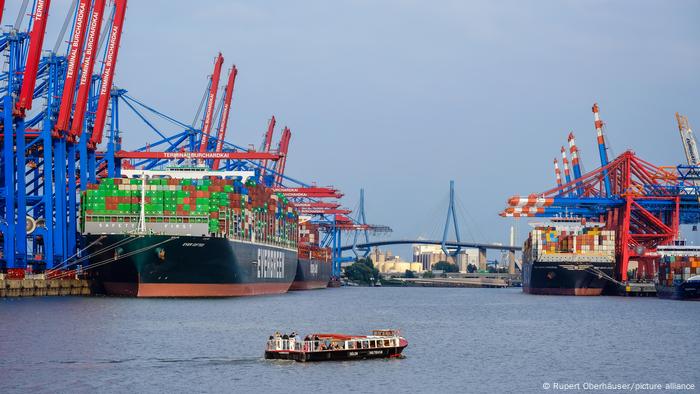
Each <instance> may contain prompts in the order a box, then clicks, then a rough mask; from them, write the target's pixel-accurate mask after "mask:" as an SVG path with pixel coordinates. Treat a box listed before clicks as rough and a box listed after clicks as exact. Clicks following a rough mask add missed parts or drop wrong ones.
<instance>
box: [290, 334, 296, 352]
mask: <svg viewBox="0 0 700 394" xmlns="http://www.w3.org/2000/svg"><path fill="white" fill-rule="evenodd" d="M296 337H297V333H295V332H294V331H292V333H291V334H289V350H294V345H295V343H296Z"/></svg>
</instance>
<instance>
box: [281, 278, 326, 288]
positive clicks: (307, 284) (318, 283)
mask: <svg viewBox="0 0 700 394" xmlns="http://www.w3.org/2000/svg"><path fill="white" fill-rule="evenodd" d="M326 287H328V281H327V280H307V281H297V280H295V281H294V282H293V283H292V286H291V287H290V288H289V290H315V289H325V288H326Z"/></svg>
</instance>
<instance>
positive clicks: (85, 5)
mask: <svg viewBox="0 0 700 394" xmlns="http://www.w3.org/2000/svg"><path fill="white" fill-rule="evenodd" d="M90 3H91V2H90V0H80V2H79V3H78V9H77V11H76V14H75V25H74V26H73V39H72V40H71V45H70V51H69V52H68V65H67V67H66V79H65V82H64V84H63V95H62V96H61V107H60V110H59V111H58V120H57V121H56V126H55V130H56V131H57V132H59V133H60V132H64V131H66V130H68V127H69V123H70V115H71V110H72V108H73V98H74V96H75V83H76V80H77V77H78V67H79V64H80V57H81V55H82V52H83V42H84V41H85V26H86V25H87V17H86V16H87V15H89V14H90ZM56 137H58V135H56Z"/></svg>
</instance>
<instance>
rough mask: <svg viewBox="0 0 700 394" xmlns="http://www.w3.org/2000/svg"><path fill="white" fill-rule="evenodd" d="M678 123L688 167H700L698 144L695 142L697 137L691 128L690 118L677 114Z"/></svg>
mask: <svg viewBox="0 0 700 394" xmlns="http://www.w3.org/2000/svg"><path fill="white" fill-rule="evenodd" d="M676 121H678V131H679V132H680V134H681V141H682V142H683V150H684V151H685V158H686V159H687V160H688V165H691V166H697V165H700V154H699V153H698V144H697V142H696V141H695V135H694V134H693V130H692V129H691V128H690V123H689V122H688V118H687V117H686V116H683V115H681V114H679V113H678V112H676Z"/></svg>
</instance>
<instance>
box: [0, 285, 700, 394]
mask: <svg viewBox="0 0 700 394" xmlns="http://www.w3.org/2000/svg"><path fill="white" fill-rule="evenodd" d="M377 328H399V329H401V331H402V334H403V335H404V336H405V337H406V338H407V339H408V341H409V347H408V348H407V349H406V350H405V352H404V353H405V355H406V357H405V358H404V359H394V360H370V361H348V362H333V363H330V362H327V363H316V364H313V363H306V364H305V363H295V362H289V361H267V360H264V359H263V358H262V354H263V350H264V345H265V340H266V338H267V337H268V335H270V334H271V333H273V332H274V331H275V330H280V331H284V332H290V331H292V330H295V331H296V332H298V333H300V334H302V335H304V334H306V333H310V332H341V333H357V334H363V333H367V332H368V331H369V330H371V329H377ZM699 341H700V303H697V302H695V303H694V302H679V301H666V300H659V299H655V298H622V297H556V296H551V297H548V296H534V295H525V294H522V293H521V291H520V289H449V288H387V287H385V288H340V289H327V290H317V291H306V292H294V293H289V294H285V295H279V296H261V297H250V298H229V299H191V300H188V299H126V298H101V297H44V298H22V299H0V392H72V393H73V392H85V393H95V392H104V393H110V392H132V393H142V392H166V393H171V392H239V393H246V392H257V393H294V392H321V391H333V392H361V393H364V392H376V393H394V392H407V393H413V392H431V393H434V392H499V393H500V392H545V391H546V390H544V389H543V387H544V386H546V385H547V384H549V385H550V389H549V390H547V391H556V390H554V389H553V388H552V387H555V386H553V385H554V384H557V385H558V386H556V387H562V386H561V385H563V384H567V383H568V384H576V383H578V384H579V386H578V387H579V388H580V389H581V390H583V389H584V386H583V384H584V383H587V382H588V383H589V384H590V383H594V384H599V383H611V384H634V383H649V384H663V385H665V384H667V383H679V384H694V385H695V387H696V390H697V387H698V384H700V351H699V348H698V342H699ZM570 387H571V386H570ZM573 387H575V386H573ZM588 387H589V388H590V386H588ZM686 387H687V386H686ZM665 388H666V387H665V386H663V390H661V391H663V392H672V391H670V390H665ZM647 392H649V391H647Z"/></svg>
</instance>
